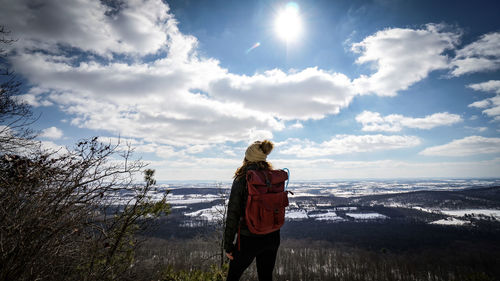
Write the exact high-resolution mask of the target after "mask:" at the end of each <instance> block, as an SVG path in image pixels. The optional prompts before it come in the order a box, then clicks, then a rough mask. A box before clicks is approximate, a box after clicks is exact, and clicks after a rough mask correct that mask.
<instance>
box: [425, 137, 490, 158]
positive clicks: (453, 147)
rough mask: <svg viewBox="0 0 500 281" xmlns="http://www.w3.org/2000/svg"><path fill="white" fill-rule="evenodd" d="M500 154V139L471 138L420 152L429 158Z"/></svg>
mask: <svg viewBox="0 0 500 281" xmlns="http://www.w3.org/2000/svg"><path fill="white" fill-rule="evenodd" d="M495 153H500V138H485V137H481V136H469V137H465V138H463V139H459V140H453V141H452V142H450V143H447V144H444V145H438V146H433V147H428V148H426V149H424V150H423V151H421V152H420V154H421V155H427V156H475V155H479V154H495Z"/></svg>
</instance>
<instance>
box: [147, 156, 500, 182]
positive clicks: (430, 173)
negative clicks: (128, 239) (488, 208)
mask: <svg viewBox="0 0 500 281" xmlns="http://www.w3.org/2000/svg"><path fill="white" fill-rule="evenodd" d="M268 160H269V161H270V162H271V163H272V165H273V167H275V168H289V169H290V172H291V183H292V184H293V183H294V182H296V181H299V180H325V179H373V178H380V179H387V178H418V177H424V178H429V177H437V178H442V177H452V178H458V177H459V178H463V177H497V176H498V171H499V170H500V158H495V159H492V160H485V161H447V162H429V163H427V162H412V161H398V160H377V161H336V160H332V159H326V158H318V157H314V158H300V159H297V158H295V159H282V158H279V155H277V154H276V155H275V154H274V152H273V153H271V154H270V155H269V159H268ZM149 163H150V166H149V167H150V168H152V169H155V170H156V175H157V179H158V180H200V179H202V180H207V181H213V182H214V185H215V183H216V182H217V181H224V182H228V184H230V183H229V181H230V180H231V179H232V176H233V174H234V172H235V170H236V168H237V167H239V166H240V165H241V159H239V158H237V159H230V158H229V159H228V158H218V157H213V158H207V157H205V158H201V159H184V160H180V161H169V160H167V161H150V162H149Z"/></svg>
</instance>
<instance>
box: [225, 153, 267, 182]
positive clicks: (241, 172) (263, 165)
mask: <svg viewBox="0 0 500 281" xmlns="http://www.w3.org/2000/svg"><path fill="white" fill-rule="evenodd" d="M250 165H257V169H259V170H272V169H273V165H271V163H269V162H267V161H259V162H250V161H248V160H247V159H246V158H245V159H243V164H242V165H241V167H239V168H238V169H237V170H236V172H235V173H234V176H233V178H235V179H236V178H239V177H241V176H246V174H247V171H248V167H249V166H250Z"/></svg>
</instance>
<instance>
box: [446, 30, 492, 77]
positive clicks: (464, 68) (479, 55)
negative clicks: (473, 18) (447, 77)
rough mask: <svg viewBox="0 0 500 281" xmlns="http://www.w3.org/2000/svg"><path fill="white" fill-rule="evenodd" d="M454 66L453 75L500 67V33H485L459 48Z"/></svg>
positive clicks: (453, 62)
mask: <svg viewBox="0 0 500 281" xmlns="http://www.w3.org/2000/svg"><path fill="white" fill-rule="evenodd" d="M452 66H453V67H454V69H453V71H452V72H451V74H452V75H453V76H460V75H463V74H467V73H474V72H482V71H493V70H497V69H500V33H498V32H495V33H489V34H485V35H483V36H481V38H480V39H479V40H477V41H476V42H473V43H471V44H469V45H467V46H465V47H464V48H462V49H460V50H458V51H457V52H456V56H455V58H454V59H453V61H452Z"/></svg>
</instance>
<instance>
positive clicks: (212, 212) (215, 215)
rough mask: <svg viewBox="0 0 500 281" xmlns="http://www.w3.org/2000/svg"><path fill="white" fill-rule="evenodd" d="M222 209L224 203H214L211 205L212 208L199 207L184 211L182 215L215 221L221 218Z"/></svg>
mask: <svg viewBox="0 0 500 281" xmlns="http://www.w3.org/2000/svg"><path fill="white" fill-rule="evenodd" d="M223 211H224V205H215V206H212V208H208V209H201V210H198V211H195V212H191V213H185V214H184V215H185V216H188V217H198V218H201V219H204V220H208V221H216V220H217V219H221V218H222V214H223Z"/></svg>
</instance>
